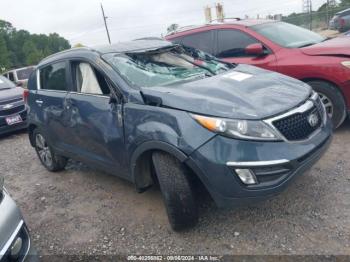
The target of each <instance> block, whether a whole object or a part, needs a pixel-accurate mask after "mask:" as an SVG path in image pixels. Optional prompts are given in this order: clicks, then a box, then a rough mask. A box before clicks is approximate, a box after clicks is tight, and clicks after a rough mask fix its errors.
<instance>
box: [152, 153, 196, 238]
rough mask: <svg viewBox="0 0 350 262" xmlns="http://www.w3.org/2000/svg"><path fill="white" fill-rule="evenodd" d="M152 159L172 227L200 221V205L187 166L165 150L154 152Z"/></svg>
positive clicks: (191, 225)
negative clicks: (197, 202) (195, 197)
mask: <svg viewBox="0 0 350 262" xmlns="http://www.w3.org/2000/svg"><path fill="white" fill-rule="evenodd" d="M152 160H153V164H154V167H155V171H156V175H157V178H158V182H159V186H160V190H161V192H162V195H163V199H164V203H165V207H166V211H167V215H168V219H169V223H170V225H171V227H172V229H173V230H174V231H180V230H183V229H186V228H190V227H193V226H194V225H196V224H197V222H198V207H197V205H196V201H195V199H194V195H193V191H192V188H191V184H190V180H189V179H188V172H187V170H186V168H185V167H184V166H183V165H182V164H181V163H180V161H178V160H177V159H176V158H174V157H172V156H171V155H169V154H166V153H163V152H154V153H153V155H152Z"/></svg>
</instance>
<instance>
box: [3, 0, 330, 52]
mask: <svg viewBox="0 0 350 262" xmlns="http://www.w3.org/2000/svg"><path fill="white" fill-rule="evenodd" d="M217 2H220V3H221V4H223V6H224V13H225V16H226V17H241V18H243V17H244V16H245V15H248V16H250V17H256V16H257V15H258V14H259V15H260V17H262V16H266V15H268V14H284V15H288V14H290V13H292V12H301V10H302V0H284V1H283V0H263V1H262V0H244V1H242V0H221V1H215V0H213V1H211V0H192V1H189V0H176V1H174V0H172V1H170V0H59V1H57V0H56V1H54V0H30V1H26V0H0V4H1V6H2V8H1V9H0V19H2V20H6V21H8V22H10V23H12V25H13V26H14V27H16V28H17V29H25V30H28V31H29V32H31V33H37V34H41V33H43V34H49V33H53V32H56V33H58V34H60V35H61V36H63V37H65V38H66V39H67V40H69V41H70V43H71V44H72V45H74V44H77V43H81V44H83V45H86V46H94V45H101V44H107V43H108V42H107V36H106V31H105V28H104V23H103V19H102V14H101V7H100V4H101V3H102V4H103V7H104V9H105V14H106V16H107V17H108V19H107V24H108V27H109V30H110V35H111V40H112V42H120V41H127V40H132V39H135V38H140V37H145V36H160V35H161V34H162V33H163V34H164V33H166V28H167V27H168V26H169V25H170V24H173V23H177V24H179V25H180V26H186V25H193V24H201V23H204V7H205V6H210V7H214V6H215V3H217ZM325 2H326V0H312V4H313V10H316V9H317V8H318V7H319V6H321V5H322V4H323V3H325ZM3 7H5V8H3ZM212 15H213V17H214V18H215V10H214V8H213V9H212Z"/></svg>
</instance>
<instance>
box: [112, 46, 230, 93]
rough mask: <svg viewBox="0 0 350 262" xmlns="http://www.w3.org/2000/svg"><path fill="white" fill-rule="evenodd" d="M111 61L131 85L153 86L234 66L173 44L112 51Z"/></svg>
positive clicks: (208, 75) (201, 75) (213, 73)
mask: <svg viewBox="0 0 350 262" xmlns="http://www.w3.org/2000/svg"><path fill="white" fill-rule="evenodd" d="M105 59H106V60H107V61H108V63H109V64H111V65H112V67H113V68H114V69H115V70H117V71H118V72H119V73H120V74H121V75H122V76H123V77H124V78H126V80H128V81H129V82H130V83H131V84H132V85H135V86H138V87H153V86H164V85H171V84H174V83H177V82H183V81H193V80H197V79H201V78H206V77H210V76H213V75H217V74H220V73H222V72H225V71H227V70H229V69H231V68H233V67H234V65H233V64H229V63H225V62H222V61H219V60H218V59H217V58H215V57H213V56H210V55H208V54H206V53H204V52H201V51H199V50H196V49H193V48H188V47H182V46H171V47H170V48H169V47H167V48H163V49H159V50H152V51H148V52H147V51H145V52H141V53H140V52H133V53H123V54H119V53H118V54H113V55H109V56H108V57H105Z"/></svg>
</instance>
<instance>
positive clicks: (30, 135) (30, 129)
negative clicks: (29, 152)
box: [28, 124, 37, 147]
mask: <svg viewBox="0 0 350 262" xmlns="http://www.w3.org/2000/svg"><path fill="white" fill-rule="evenodd" d="M36 128H37V126H36V125H35V124H29V125H28V136H29V142H30V145H31V146H32V147H34V146H35V142H34V137H33V133H34V130H35V129H36Z"/></svg>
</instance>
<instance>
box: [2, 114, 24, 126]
mask: <svg viewBox="0 0 350 262" xmlns="http://www.w3.org/2000/svg"><path fill="white" fill-rule="evenodd" d="M5 120H6V123H7V125H9V126H12V125H14V124H18V123H21V122H22V117H21V116H20V115H14V116H9V117H6V118H5Z"/></svg>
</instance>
